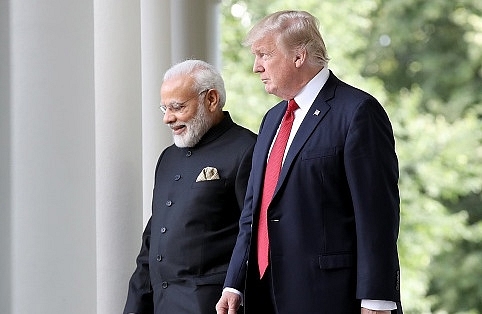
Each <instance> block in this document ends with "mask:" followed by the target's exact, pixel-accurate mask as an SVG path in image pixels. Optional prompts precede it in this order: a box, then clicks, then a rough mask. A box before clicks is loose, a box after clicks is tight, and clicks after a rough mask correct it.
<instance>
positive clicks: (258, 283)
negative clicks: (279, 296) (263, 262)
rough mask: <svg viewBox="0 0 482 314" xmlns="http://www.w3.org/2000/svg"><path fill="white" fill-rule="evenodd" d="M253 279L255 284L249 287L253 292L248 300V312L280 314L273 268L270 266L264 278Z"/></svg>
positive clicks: (247, 313)
mask: <svg viewBox="0 0 482 314" xmlns="http://www.w3.org/2000/svg"><path fill="white" fill-rule="evenodd" d="M257 275H258V278H257V279H254V280H252V281H251V283H252V284H253V285H252V286H251V287H249V289H250V291H251V293H250V296H249V298H248V299H247V300H246V301H247V304H245V305H246V307H245V311H246V312H245V313H246V314H260V313H262V314H278V310H277V309H276V302H275V299H274V293H273V280H272V279H273V278H272V277H271V268H270V266H268V269H267V270H266V272H265V274H264V276H263V278H261V279H259V274H257Z"/></svg>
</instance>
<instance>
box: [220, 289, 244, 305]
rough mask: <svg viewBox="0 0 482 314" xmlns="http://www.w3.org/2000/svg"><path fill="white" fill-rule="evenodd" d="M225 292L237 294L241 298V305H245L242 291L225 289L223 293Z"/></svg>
mask: <svg viewBox="0 0 482 314" xmlns="http://www.w3.org/2000/svg"><path fill="white" fill-rule="evenodd" d="M224 291H227V292H232V293H236V294H237V295H239V296H240V297H241V305H244V295H243V293H242V292H241V291H239V290H237V289H234V288H229V287H226V288H224V289H223V292H224Z"/></svg>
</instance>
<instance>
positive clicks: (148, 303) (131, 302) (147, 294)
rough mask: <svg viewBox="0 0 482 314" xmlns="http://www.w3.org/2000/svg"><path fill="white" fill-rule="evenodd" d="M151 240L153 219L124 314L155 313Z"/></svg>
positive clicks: (130, 285) (143, 236) (148, 227)
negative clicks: (151, 270)
mask: <svg viewBox="0 0 482 314" xmlns="http://www.w3.org/2000/svg"><path fill="white" fill-rule="evenodd" d="M150 238H151V219H149V222H148V223H147V225H146V228H145V229H144V233H143V234H142V245H141V251H140V252H139V255H138V256H137V259H136V263H137V267H136V269H135V271H134V273H133V274H132V277H131V279H130V280H129V290H128V293H127V301H126V305H125V307H124V314H128V313H136V314H148V313H153V312H154V304H153V294H152V286H151V280H150V277H149V246H150Z"/></svg>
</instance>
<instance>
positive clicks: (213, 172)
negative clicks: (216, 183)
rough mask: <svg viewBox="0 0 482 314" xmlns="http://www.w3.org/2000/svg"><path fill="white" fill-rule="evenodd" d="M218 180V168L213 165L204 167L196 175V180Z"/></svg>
mask: <svg viewBox="0 0 482 314" xmlns="http://www.w3.org/2000/svg"><path fill="white" fill-rule="evenodd" d="M210 180H219V174H218V169H216V168H214V167H206V168H204V169H203V170H202V171H201V173H200V174H199V175H198V176H197V179H196V182H201V181H210Z"/></svg>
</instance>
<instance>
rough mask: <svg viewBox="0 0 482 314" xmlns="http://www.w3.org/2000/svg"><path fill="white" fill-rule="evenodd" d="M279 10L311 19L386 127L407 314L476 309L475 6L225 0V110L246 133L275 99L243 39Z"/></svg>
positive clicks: (478, 101)
mask: <svg viewBox="0 0 482 314" xmlns="http://www.w3.org/2000/svg"><path fill="white" fill-rule="evenodd" d="M282 9H301V10H306V11H309V12H310V13H312V14H313V15H315V16H317V17H318V18H319V19H320V24H321V25H320V30H321V33H322V35H323V37H324V40H325V43H326V45H327V48H328V52H329V55H330V58H331V61H330V65H329V67H330V69H332V70H333V71H334V72H335V73H336V75H337V76H338V77H340V78H341V79H343V80H345V81H346V82H348V83H350V84H352V85H355V86H357V87H360V88H362V89H364V90H367V91H369V92H370V93H371V94H373V95H375V96H376V97H377V98H378V99H379V100H380V102H381V103H382V104H384V106H385V108H386V109H387V112H388V113H389V116H390V118H391V120H392V123H393V128H394V132H395V138H396V143H397V154H398V157H399V161H400V184H399V185H400V195H401V230H400V239H399V249H400V262H401V267H402V302H403V303H404V311H405V313H467V314H468V313H472V314H475V313H482V301H481V297H480V296H481V295H482V284H480V282H482V267H481V266H480V265H482V253H481V252H482V244H481V243H482V206H481V204H482V123H481V122H482V121H481V119H482V84H481V83H482V17H481V12H482V2H480V1H478V0H477V1H476V0H454V1H432V2H430V1H422V0H404V1H398V0H358V1H355V0H345V1H336V0H327V1H322V2H320V1H318V0H303V1H300V0H273V1H266V2H262V1H261V2H260V1H257V0H244V1H236V0H223V1H222V6H221V12H222V14H221V15H222V21H221V22H222V45H221V49H222V54H223V62H224V64H223V76H224V78H225V81H226V88H227V91H228V101H227V107H226V108H227V109H228V110H229V111H230V112H231V113H232V115H233V118H234V119H235V120H236V121H238V122H239V123H241V124H243V125H245V126H247V127H249V128H250V129H252V130H253V131H255V132H256V131H257V129H258V127H259V123H260V122H261V119H262V116H263V115H264V113H265V112H266V111H267V110H268V109H269V108H270V107H272V106H273V105H274V104H275V103H277V102H278V101H279V99H277V98H276V97H274V96H270V95H268V94H267V93H266V92H265V91H264V87H263V84H262V83H261V82H260V81H259V77H258V76H257V75H256V74H254V73H253V72H252V62H253V57H252V55H251V53H250V51H249V48H247V47H243V46H242V41H243V39H244V36H245V35H246V33H247V31H248V30H249V29H250V28H251V26H252V25H253V23H254V22H256V21H257V20H259V19H260V18H261V17H263V16H265V15H266V14H268V13H271V12H274V11H277V10H282Z"/></svg>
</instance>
